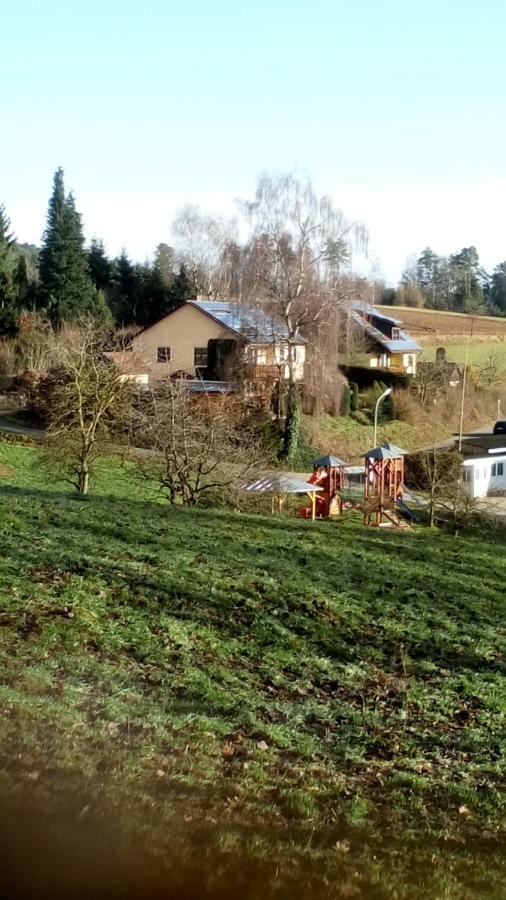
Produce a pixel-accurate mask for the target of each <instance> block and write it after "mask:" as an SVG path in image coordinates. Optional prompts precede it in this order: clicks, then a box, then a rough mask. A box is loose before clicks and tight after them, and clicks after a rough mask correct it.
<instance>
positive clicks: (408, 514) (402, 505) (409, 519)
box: [395, 500, 418, 524]
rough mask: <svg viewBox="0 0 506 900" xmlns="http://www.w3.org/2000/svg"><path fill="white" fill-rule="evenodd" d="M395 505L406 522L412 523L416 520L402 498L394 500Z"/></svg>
mask: <svg viewBox="0 0 506 900" xmlns="http://www.w3.org/2000/svg"><path fill="white" fill-rule="evenodd" d="M395 505H396V507H397V510H398V512H399V515H400V516H402V518H403V519H406V521H407V522H410V523H411V524H413V522H418V519H417V517H416V516H415V514H414V513H413V512H412V511H411V510H410V508H409V506H406V504H405V503H404V502H403V501H402V500H396V501H395Z"/></svg>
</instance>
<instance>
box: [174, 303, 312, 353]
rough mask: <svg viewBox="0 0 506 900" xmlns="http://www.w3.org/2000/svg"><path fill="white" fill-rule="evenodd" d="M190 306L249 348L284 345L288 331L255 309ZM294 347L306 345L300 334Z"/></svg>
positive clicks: (240, 305)
mask: <svg viewBox="0 0 506 900" xmlns="http://www.w3.org/2000/svg"><path fill="white" fill-rule="evenodd" d="M188 305H189V306H193V307H194V308H195V309H199V310H200V311H201V312H204V313H206V315H208V316H210V317H211V318H212V319H214V320H215V321H216V322H218V323H219V324H220V325H223V326H224V327H225V328H228V330H229V331H233V332H235V333H236V334H238V335H240V336H241V337H242V338H244V339H245V340H246V341H247V343H248V344H269V343H272V341H287V340H288V329H287V327H286V325H284V324H283V323H282V322H280V321H279V319H276V317H275V316H273V315H271V314H269V313H267V312H266V311H265V310H263V309H261V308H260V307H256V306H247V305H245V304H243V303H237V302H234V301H231V300H189V301H188ZM295 341H296V342H297V343H300V344H303V343H305V338H303V337H302V335H301V334H299V333H297V334H296V335H295Z"/></svg>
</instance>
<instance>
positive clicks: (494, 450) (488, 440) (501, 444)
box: [455, 433, 506, 458]
mask: <svg viewBox="0 0 506 900" xmlns="http://www.w3.org/2000/svg"><path fill="white" fill-rule="evenodd" d="M455 443H456V445H457V446H458V437H456V439H455ZM461 453H462V456H463V457H464V458H466V457H477V456H478V457H480V456H481V457H487V456H498V455H501V456H504V455H506V435H504V434H476V433H475V434H464V435H462V449H461Z"/></svg>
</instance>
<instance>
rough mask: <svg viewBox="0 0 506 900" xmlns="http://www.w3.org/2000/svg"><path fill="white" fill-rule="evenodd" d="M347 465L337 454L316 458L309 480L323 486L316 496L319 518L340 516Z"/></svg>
mask: <svg viewBox="0 0 506 900" xmlns="http://www.w3.org/2000/svg"><path fill="white" fill-rule="evenodd" d="M346 465H347V463H345V462H344V461H343V460H342V459H338V457H337V456H321V457H320V458H319V459H315V460H314V462H313V474H312V475H311V476H310V478H309V482H310V483H311V484H314V485H318V487H320V488H321V493H320V494H318V497H317V498H316V515H317V517H318V518H319V519H328V518H330V517H331V516H338V515H339V514H340V513H341V512H342V501H341V491H342V490H343V487H344V468H345V466H346Z"/></svg>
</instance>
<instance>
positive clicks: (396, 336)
mask: <svg viewBox="0 0 506 900" xmlns="http://www.w3.org/2000/svg"><path fill="white" fill-rule="evenodd" d="M400 337H401V330H400V328H392V340H393V341H398V340H400Z"/></svg>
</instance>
